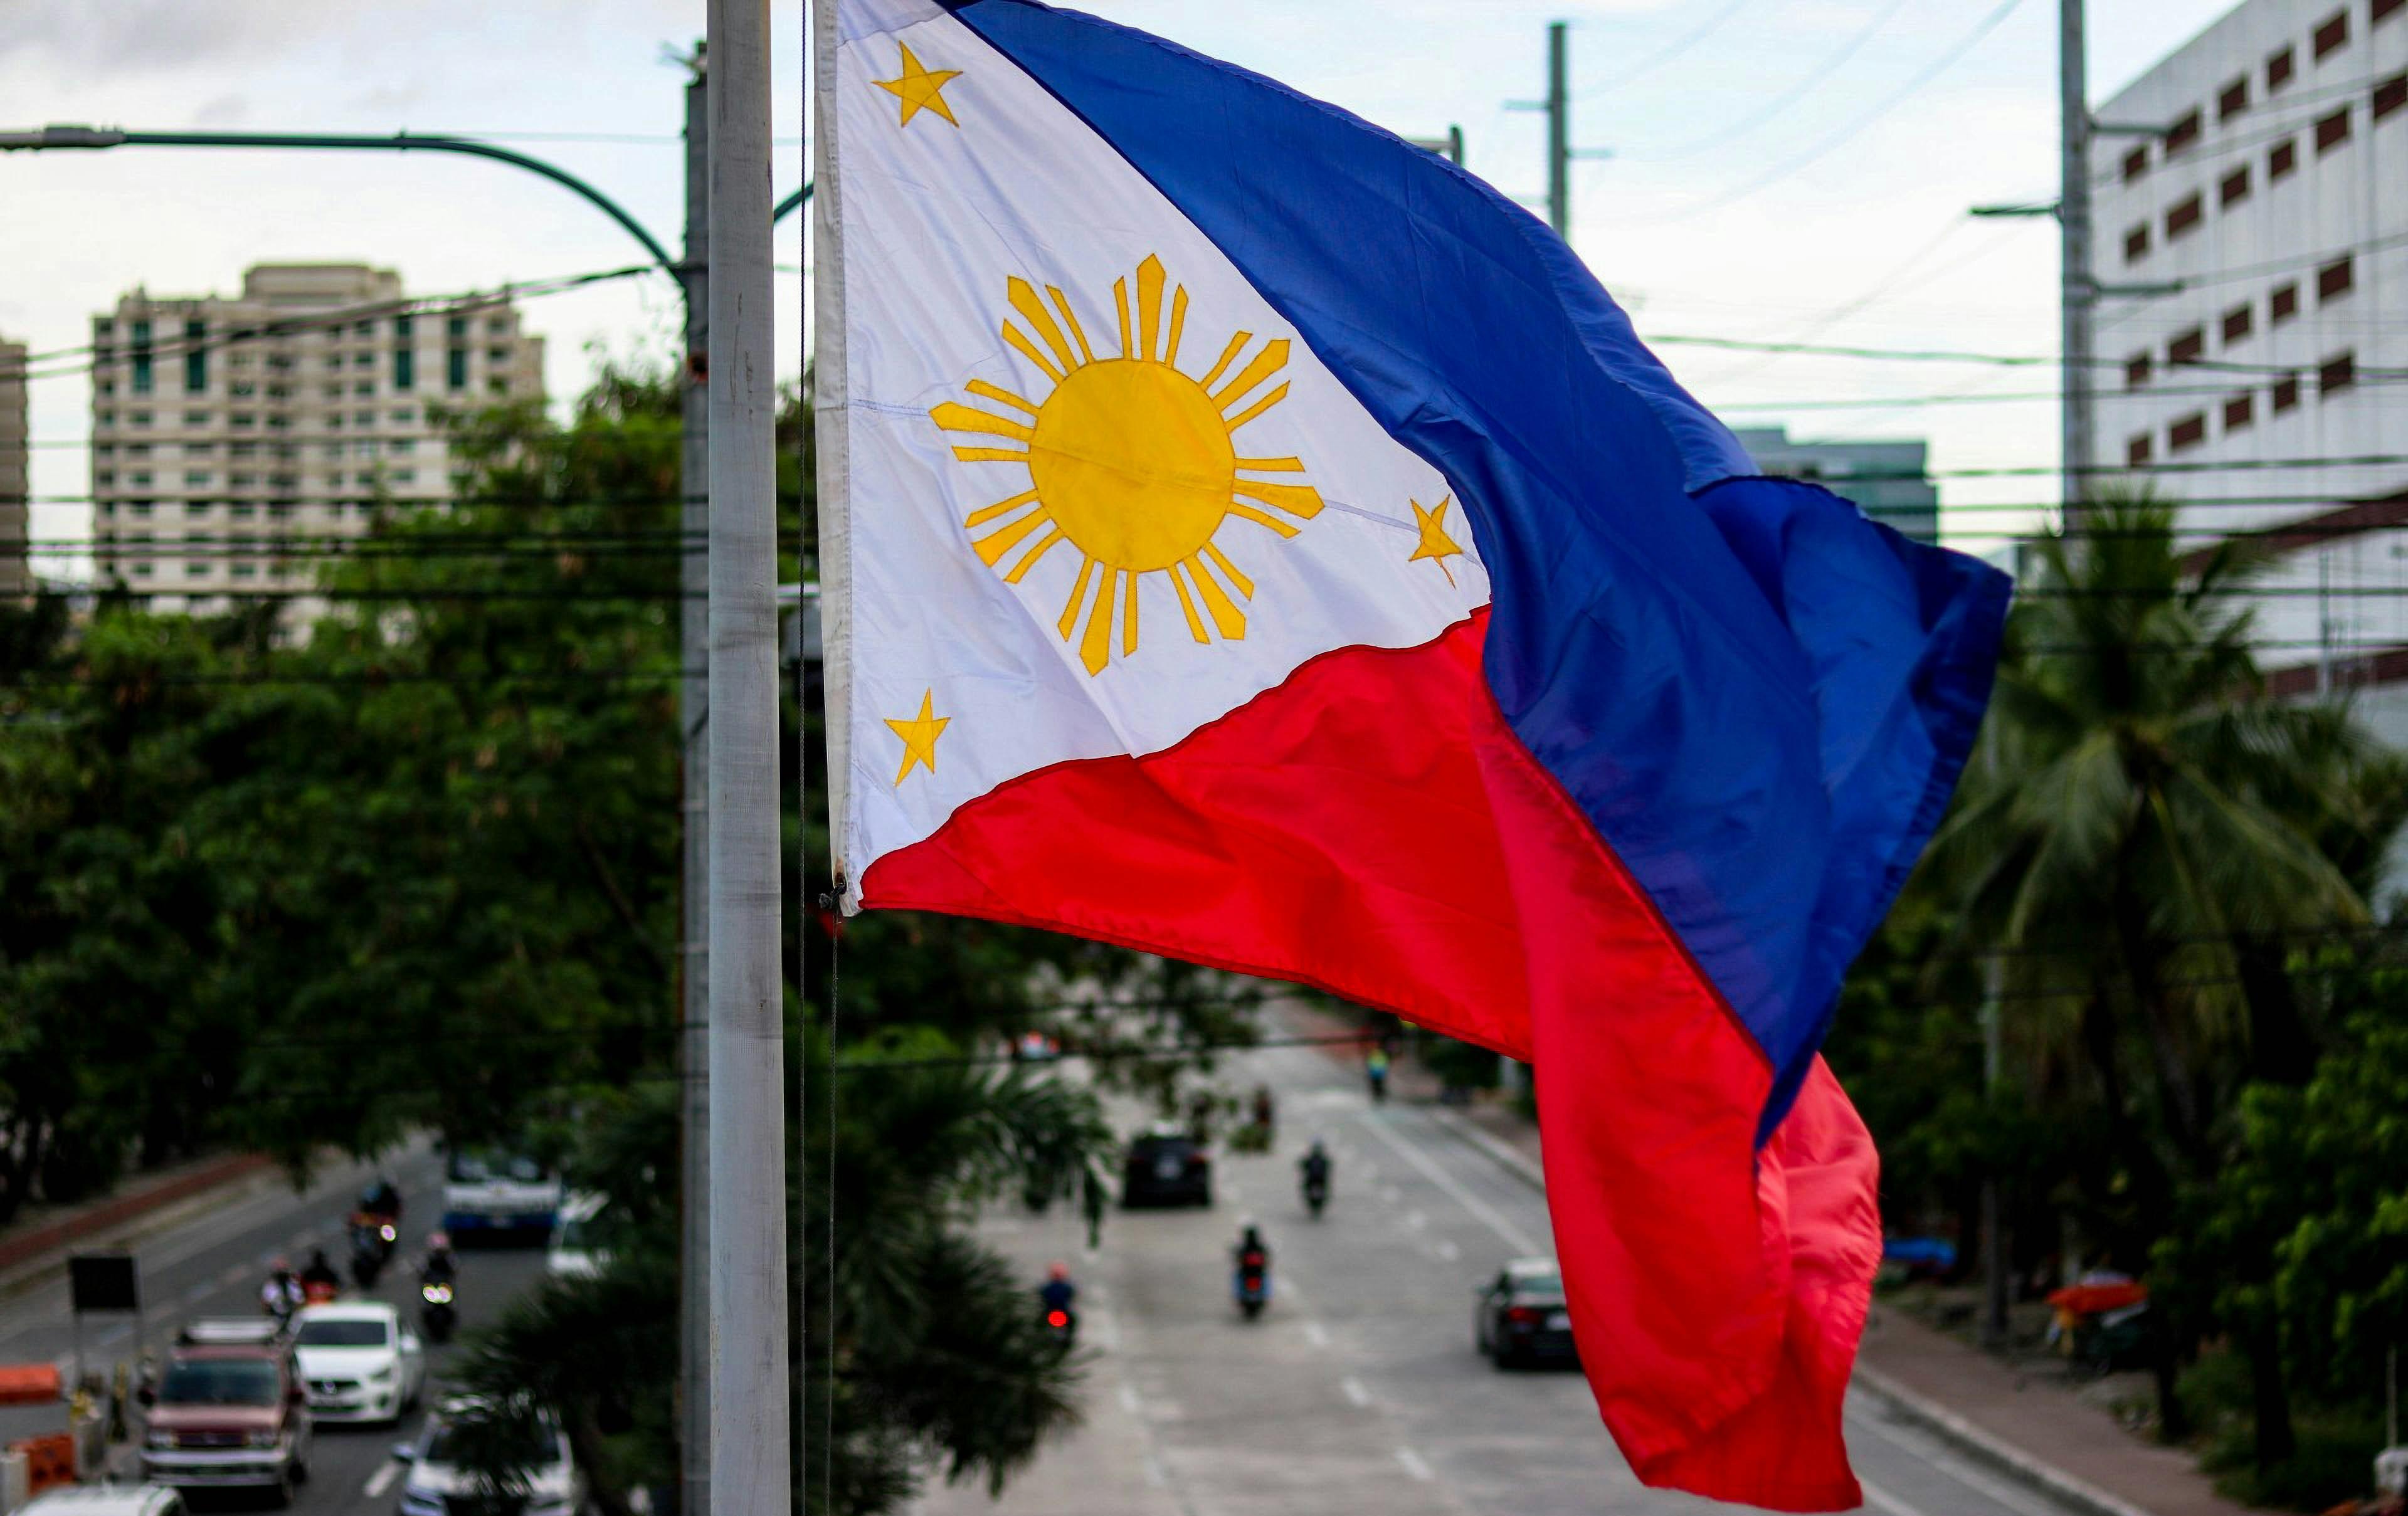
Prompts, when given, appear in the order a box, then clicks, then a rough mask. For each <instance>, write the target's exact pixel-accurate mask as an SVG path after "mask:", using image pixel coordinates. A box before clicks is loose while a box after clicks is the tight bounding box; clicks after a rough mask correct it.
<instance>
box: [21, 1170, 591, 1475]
mask: <svg viewBox="0 0 2408 1516" xmlns="http://www.w3.org/2000/svg"><path fill="white" fill-rule="evenodd" d="M386 1172H388V1173H390V1174H392V1175H393V1177H394V1180H395V1181H396V1182H398V1183H399V1184H400V1185H401V1188H402V1194H403V1212H402V1214H403V1217H404V1227H403V1239H404V1242H405V1244H406V1252H407V1253H414V1252H415V1251H417V1245H418V1243H419V1242H420V1240H422V1239H423V1237H424V1235H425V1233H426V1232H427V1231H428V1230H430V1229H432V1228H433V1226H434V1225H435V1224H436V1223H437V1220H438V1219H439V1217H440V1213H441V1211H442V1190H441V1185H440V1182H439V1179H440V1170H439V1169H438V1168H437V1164H436V1160H435V1159H434V1157H433V1156H432V1155H431V1154H429V1153H428V1152H426V1151H423V1150H418V1151H413V1152H412V1153H410V1154H409V1155H408V1156H406V1157H403V1158H398V1159H395V1160H394V1161H393V1162H392V1163H389V1164H388V1165H387V1166H386ZM368 1173H369V1170H367V1169H365V1168H361V1167H358V1166H352V1165H348V1164H346V1165H338V1166H334V1167H332V1168H330V1169H329V1170H328V1171H327V1172H326V1173H325V1174H324V1175H322V1177H321V1178H320V1179H319V1180H318V1181H317V1182H316V1183H314V1184H312V1185H311V1186H310V1187H309V1189H308V1191H307V1192H306V1193H305V1194H300V1195H297V1196H296V1195H294V1194H293V1193H292V1191H291V1190H290V1189H289V1188H287V1187H285V1186H282V1185H277V1186H274V1187H272V1188H269V1189H267V1190H265V1192H253V1193H251V1194H245V1195H242V1196H240V1197H238V1198H234V1199H230V1200H229V1201H227V1202H226V1203H225V1204H223V1205H222V1206H219V1207H215V1208H207V1209H203V1210H202V1211H201V1213H200V1214H198V1215H196V1216H195V1217H194V1218H193V1220H191V1221H190V1222H188V1223H184V1224H182V1225H180V1226H178V1227H175V1228H174V1229H172V1230H169V1231H165V1232H162V1233H160V1234H159V1235H157V1236H155V1237H150V1239H148V1240H147V1241H144V1242H142V1243H140V1244H138V1245H137V1246H136V1248H135V1250H134V1251H135V1255H136V1258H137V1259H138V1260H139V1267H140V1276H141V1285H142V1292H143V1299H144V1304H145V1306H146V1308H147V1309H148V1323H147V1324H148V1337H149V1340H150V1345H151V1346H152V1347H153V1348H154V1349H156V1348H157V1347H158V1346H159V1345H160V1344H161V1343H163V1342H165V1341H166V1340H168V1339H170V1338H171V1337H173V1335H174V1332H175V1329H176V1326H177V1324H178V1323H181V1322H183V1321H185V1320H186V1319H188V1318H190V1317H193V1316H227V1315H239V1316H248V1315H251V1314H252V1313H254V1312H255V1311H257V1309H259V1307H258V1290H259V1283H260V1280H262V1279H263V1278H265V1266H266V1263H267V1261H268V1260H269V1259H270V1258H272V1257H274V1256H276V1255H277V1254H279V1253H282V1254H284V1255H286V1256H288V1257H290V1258H291V1259H292V1260H293V1261H294V1265H295V1266H299V1265H300V1264H301V1263H302V1262H304V1261H306V1260H307V1259H308V1254H309V1250H310V1249H311V1248H314V1247H322V1248H324V1249H325V1250H326V1251H327V1255H328V1256H329V1257H331V1258H332V1259H334V1260H335V1262H336V1264H337V1266H342V1265H343V1264H344V1263H345V1262H346V1260H347V1259H348V1257H349V1251H348V1248H347V1246H346V1245H345V1242H344V1237H343V1222H344V1218H345V1217H346V1216H348V1215H349V1214H350V1203H351V1197H352V1196H353V1195H354V1194H357V1193H358V1191H359V1188H360V1186H361V1185H362V1184H363V1183H364V1182H365V1181H366V1178H367V1176H368ZM460 1260H461V1267H460V1308H461V1321H462V1325H463V1326H464V1327H468V1326H475V1325H478V1324H480V1323H484V1322H488V1321H491V1320H493V1319H494V1318H495V1316H497V1315H498V1314H499V1313H500V1311H501V1309H502V1308H503V1306H504V1305H505V1304H506V1303H507V1302H508V1301H509V1298H510V1297H511V1296H512V1295H514V1294H518V1293H519V1292H520V1291H522V1290H523V1289H525V1288H527V1287H528V1286H529V1285H531V1284H532V1283H534V1282H535V1280H537V1279H538V1277H539V1276H540V1275H541V1273H542V1270H543V1253H542V1251H541V1250H539V1249H529V1250H518V1251H481V1250H480V1251H464V1252H463V1253H461V1255H460ZM369 1293H370V1294H373V1295H374V1296H375V1297H376V1298H377V1299H380V1300H388V1301H391V1302H393V1303H394V1305H396V1306H401V1307H403V1308H404V1311H405V1317H406V1318H407V1319H410V1320H415V1309H414V1308H415V1306H416V1292H415V1280H413V1279H412V1278H411V1277H410V1274H409V1270H408V1269H407V1268H394V1269H389V1270H387V1271H386V1273H385V1275H384V1277H383V1278H382V1279H380V1280H379V1281H378V1284H377V1288H376V1289H375V1290H374V1291H372V1292H369ZM69 1322H70V1318H69V1316H68V1313H67V1299H66V1286H65V1283H64V1282H62V1283H57V1284H52V1285H48V1286H45V1287H43V1288H41V1289H39V1290H36V1291H33V1292H31V1293H29V1294H25V1295H22V1296H20V1297H19V1298H17V1299H15V1300H11V1301H8V1302H7V1303H5V1304H0V1363H26V1362H36V1363H38V1362H41V1361H44V1360H57V1361H59V1362H60V1363H61V1365H62V1367H65V1363H66V1360H67V1358H68V1356H69V1353H70V1351H71V1348H72V1345H73V1337H72V1334H71V1331H70V1327H69ZM134 1348H135V1343H134V1325H133V1323H131V1322H130V1321H127V1320H125V1319H123V1318H113V1319H111V1318H94V1319H93V1323H92V1324H91V1325H90V1326H88V1327H87V1329H86V1332H85V1337H84V1351H85V1353H86V1355H87V1361H88V1362H89V1363H91V1364H93V1366H108V1365H113V1364H115V1363H118V1362H120V1361H128V1360H131V1359H132V1358H133V1357H134ZM456 1351H458V1350H457V1344H456V1339H455V1342H454V1344H452V1345H451V1346H446V1347H434V1346H429V1348H428V1349H427V1353H428V1359H427V1363H428V1370H429V1384H430V1387H433V1386H436V1385H437V1381H439V1380H440V1379H441V1378H442V1374H443V1366H444V1363H445V1361H446V1360H447V1359H448V1358H449V1357H450V1356H451V1354H452V1353H453V1352H456ZM429 1398H430V1403H431V1400H432V1395H430V1397H429ZM424 1414H425V1413H424V1409H423V1408H422V1409H420V1410H419V1411H416V1412H413V1413H412V1414H410V1415H409V1416H406V1417H404V1418H403V1420H402V1422H401V1423H400V1425H399V1426H394V1427H366V1426H321V1427H320V1428H319V1429H318V1437H317V1448H316V1451H315V1452H313V1454H312V1455H311V1457H310V1466H309V1476H310V1477H309V1482H308V1485H306V1486H305V1487H304V1488H303V1490H302V1492H301V1497H300V1499H299V1500H298V1501H297V1502H296V1503H295V1505H294V1509H295V1510H297V1511H304V1512H318V1513H328V1516H331V1513H334V1512H364V1511H375V1512H389V1511H391V1510H392V1509H394V1503H395V1500H396V1498H397V1497H396V1496H395V1495H394V1492H393V1486H394V1482H395V1481H396V1480H398V1478H399V1474H400V1470H401V1465H399V1464H398V1463H396V1462H394V1460H393V1458H392V1457H391V1452H392V1448H393V1445H394V1443H395V1442H398V1441H402V1440H404V1439H406V1438H409V1437H412V1436H413V1435H414V1434H415V1433H416V1431H417V1430H418V1428H419V1426H420V1425H421V1424H422V1423H423V1418H424ZM64 1425H65V1419H64V1416H63V1414H62V1412H61V1411H60V1409H58V1408H55V1407H53V1408H42V1409H10V1410H8V1411H7V1412H5V1413H0V1437H19V1436H23V1435H26V1434H27V1433H30V1432H36V1431H42V1432H50V1431H57V1430H59V1429H61V1428H62V1427H63V1426H64ZM136 1436H137V1437H138V1436H139V1430H138V1425H137V1429H136ZM244 1503H245V1502H244V1499H243V1497H242V1496H240V1495H236V1493H234V1492H222V1493H216V1494H214V1495H211V1496H210V1497H208V1499H207V1501H206V1506H205V1507H203V1502H200V1501H196V1502H195V1503H194V1504H195V1506H196V1507H203V1509H209V1510H221V1509H236V1507H238V1506H241V1505H243V1504H244ZM259 1504H260V1503H259V1502H250V1505H251V1508H252V1509H257V1507H258V1505H259Z"/></svg>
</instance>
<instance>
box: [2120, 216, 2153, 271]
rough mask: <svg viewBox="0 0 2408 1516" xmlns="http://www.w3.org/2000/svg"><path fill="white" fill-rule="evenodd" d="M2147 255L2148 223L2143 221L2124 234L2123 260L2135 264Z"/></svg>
mask: <svg viewBox="0 0 2408 1516" xmlns="http://www.w3.org/2000/svg"><path fill="white" fill-rule="evenodd" d="M2148 255H2149V223H2148V222H2142V223H2141V224H2140V225H2138V226H2135V227H2133V228H2132V229H2131V230H2130V231H2128V232H2126V233H2125V234H2124V261H2125V262H2126V263H2128V264H2137V263H2139V262H2140V261H2141V260H2142V259H2143V258H2145V257H2147V256H2148Z"/></svg>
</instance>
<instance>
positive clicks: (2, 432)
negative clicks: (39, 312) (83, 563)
mask: <svg viewBox="0 0 2408 1516" xmlns="http://www.w3.org/2000/svg"><path fill="white" fill-rule="evenodd" d="M33 472H34V471H33V450H32V448H31V446H30V443H29V440H28V438H27V436H26V435H25V345H24V344H23V343H22V342H7V341H0V599H7V600H13V599H15V598H17V597H19V596H21V595H23V594H29V593H31V591H32V590H33V588H34V575H33V567H32V565H31V564H30V563H29V562H28V561H27V558H26V549H27V541H26V538H27V535H28V533H29V531H30V528H31V522H30V518H31V516H32V514H33V501H32V495H31V493H30V492H31V491H32V488H33Z"/></svg>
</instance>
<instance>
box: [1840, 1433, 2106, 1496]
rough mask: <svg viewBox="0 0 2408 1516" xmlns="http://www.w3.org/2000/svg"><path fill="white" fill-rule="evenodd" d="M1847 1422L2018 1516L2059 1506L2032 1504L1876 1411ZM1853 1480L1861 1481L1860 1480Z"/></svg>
mask: <svg viewBox="0 0 2408 1516" xmlns="http://www.w3.org/2000/svg"><path fill="white" fill-rule="evenodd" d="M1850 1421H1851V1422H1853V1423H1855V1424H1856V1425H1860V1426H1864V1427H1867V1428H1870V1429H1871V1432H1872V1433H1873V1435H1874V1436H1876V1437H1880V1438H1881V1439H1882V1440H1883V1441H1885V1442H1886V1443H1888V1444H1889V1445H1890V1446H1891V1447H1894V1448H1896V1449H1898V1450H1899V1451H1900V1452H1904V1453H1907V1454H1908V1455H1910V1456H1912V1457H1914V1458H1915V1459H1917V1460H1919V1461H1921V1462H1922V1463H1924V1464H1927V1465H1928V1466H1931V1467H1932V1468H1935V1469H1938V1470H1939V1471H1940V1472H1941V1473H1942V1474H1945V1475H1947V1476H1948V1477H1949V1478H1950V1479H1952V1480H1956V1481H1957V1483H1959V1484H1961V1485H1963V1486H1965V1487H1966V1488H1967V1489H1969V1490H1972V1491H1976V1492H1978V1493H1979V1494H1982V1495H1987V1496H1989V1498H1990V1499H1992V1500H1994V1501H1996V1502H1997V1503H1998V1504H2000V1505H2001V1506H2004V1507H2005V1508H2006V1509H2009V1510H2012V1511H2017V1512H2020V1513H2021V1516H2060V1513H2061V1511H2062V1509H2063V1508H2061V1507H2059V1506H2058V1505H2057V1504H2056V1503H2054V1502H2049V1503H2035V1502H2034V1501H2033V1499H2032V1497H2031V1496H2030V1495H2027V1494H2025V1493H2024V1492H2023V1491H2021V1490H2018V1489H2016V1488H2014V1487H2013V1486H2011V1485H2007V1484H2002V1483H2000V1481H1999V1480H1994V1479H1992V1478H1991V1477H1990V1476H1989V1475H1987V1474H1985V1473H1984V1472H1983V1471H1982V1470H1980V1469H1978V1468H1975V1467H1974V1466H1972V1465H1971V1464H1968V1463H1966V1462H1964V1461H1963V1460H1961V1459H1958V1458H1957V1457H1954V1456H1952V1455H1951V1454H1949V1453H1948V1452H1945V1451H1943V1450H1942V1448H1941V1447H1940V1446H1939V1445H1938V1444H1937V1443H1936V1442H1929V1441H1927V1440H1926V1439H1924V1438H1922V1437H1912V1436H1909V1435H1907V1434H1906V1433H1904V1432H1903V1431H1901V1430H1899V1429H1898V1428H1895V1427H1892V1426H1891V1425H1889V1424H1888V1423H1887V1422H1886V1421H1885V1419H1884V1418H1883V1417H1882V1416H1880V1415H1878V1414H1874V1415H1865V1414H1858V1415H1856V1416H1854V1417H1851V1418H1850ZM1857 1482H1859V1483H1862V1482H1863V1481H1862V1480H1858V1481H1857ZM1867 1494H1869V1495H1870V1494H1871V1491H1868V1492H1867Z"/></svg>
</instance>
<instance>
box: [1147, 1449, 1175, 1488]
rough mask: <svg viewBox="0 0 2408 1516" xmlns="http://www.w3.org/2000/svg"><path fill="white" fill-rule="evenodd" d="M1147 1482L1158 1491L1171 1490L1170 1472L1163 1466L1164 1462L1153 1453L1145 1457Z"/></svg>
mask: <svg viewBox="0 0 2408 1516" xmlns="http://www.w3.org/2000/svg"><path fill="white" fill-rule="evenodd" d="M1145 1482H1146V1483H1148V1484H1151V1485H1153V1486H1154V1488H1155V1489H1157V1490H1168V1489H1169V1488H1170V1470H1169V1469H1168V1468H1165V1467H1164V1466H1162V1460H1161V1459H1160V1458H1159V1457H1157V1456H1156V1455H1154V1454H1153V1453H1147V1454H1146V1455H1145Z"/></svg>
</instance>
